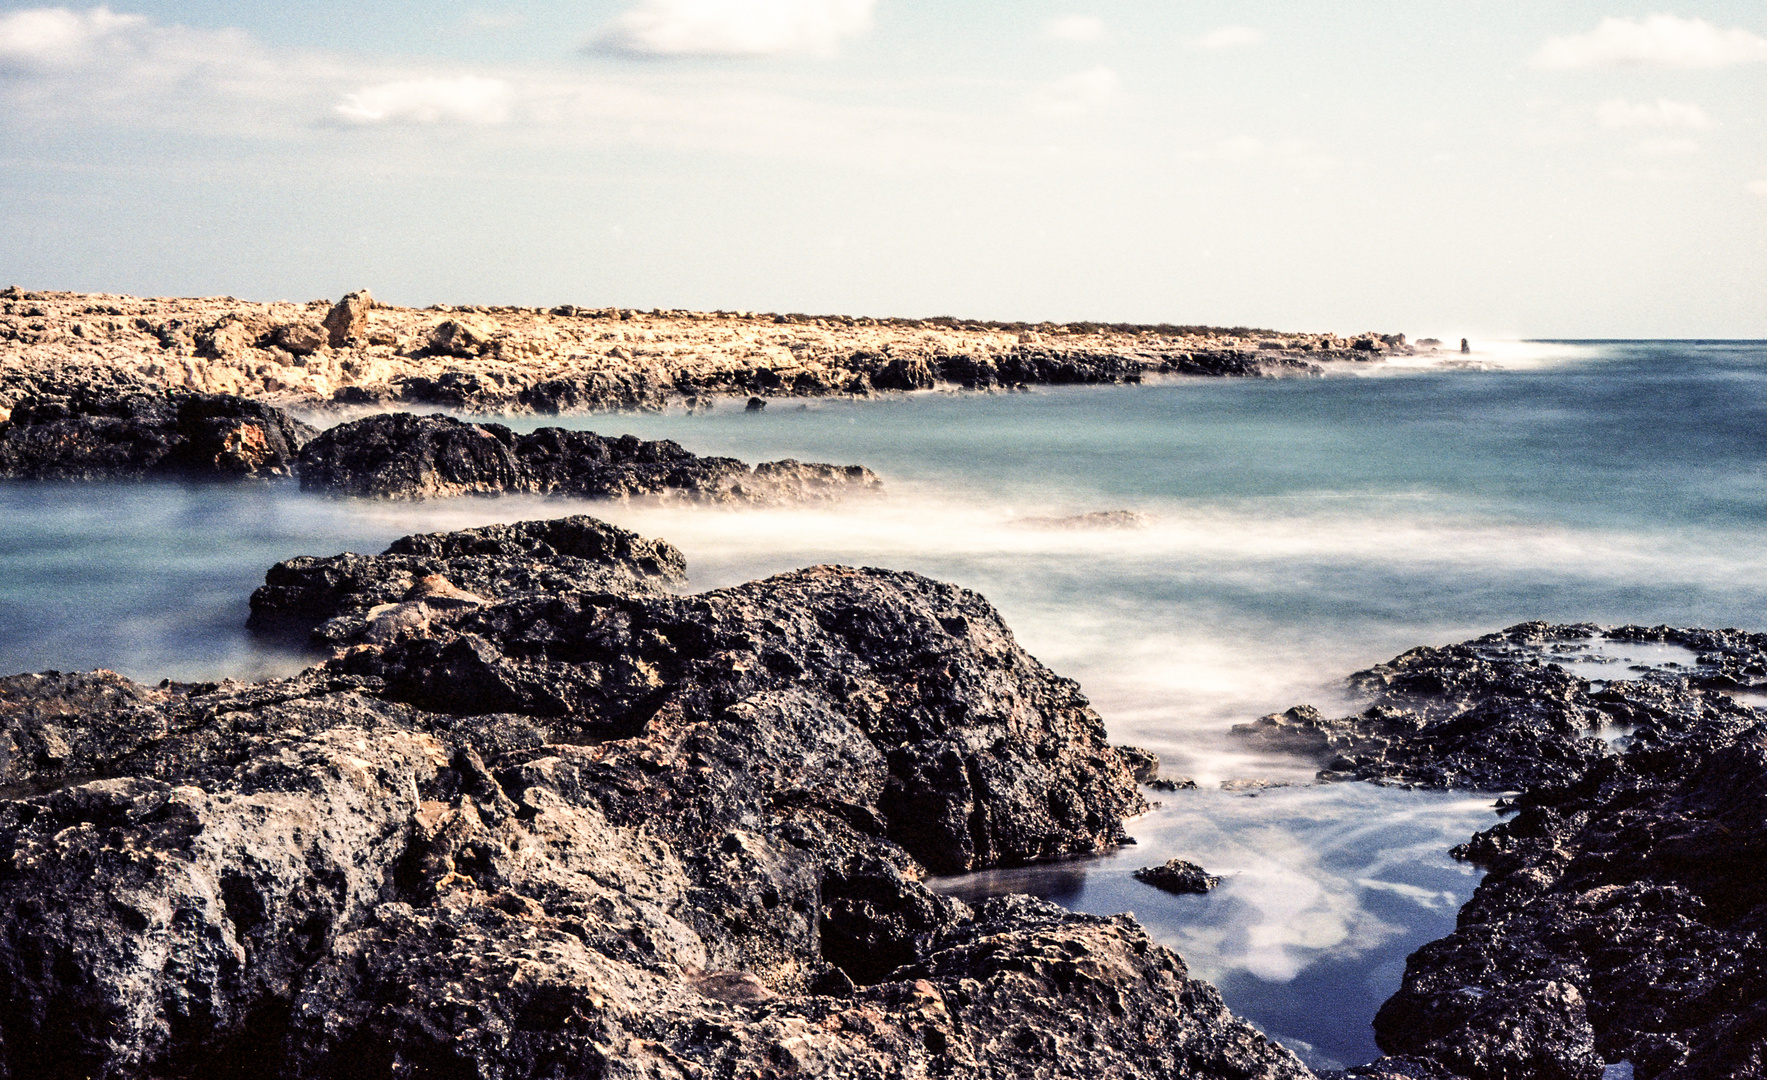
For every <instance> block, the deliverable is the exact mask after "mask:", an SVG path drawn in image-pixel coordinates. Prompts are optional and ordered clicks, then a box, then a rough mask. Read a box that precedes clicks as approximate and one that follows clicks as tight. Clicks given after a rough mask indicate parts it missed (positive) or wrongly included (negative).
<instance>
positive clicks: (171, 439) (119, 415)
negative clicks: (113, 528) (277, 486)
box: [0, 390, 315, 480]
mask: <svg viewBox="0 0 1767 1080" xmlns="http://www.w3.org/2000/svg"><path fill="white" fill-rule="evenodd" d="M314 434H315V431H314V429H313V428H311V427H309V426H307V425H306V424H303V423H301V422H300V421H299V420H295V419H294V418H292V417H290V416H289V415H288V414H287V413H285V412H283V411H282V410H281V409H277V408H273V407H271V406H269V405H265V404H263V403H261V402H256V401H249V400H247V399H245V398H238V397H233V396H230V395H226V394H169V395H166V394H122V395H111V394H89V393H84V392H80V391H77V390H76V391H74V392H72V393H70V394H68V395H67V396H62V397H44V398H26V399H25V400H23V401H20V402H19V403H18V404H17V405H15V406H14V407H13V409H12V413H11V416H10V417H9V418H8V419H7V420H6V421H5V422H4V423H0V476H4V477H14V478H20V479H30V480H113V479H140V478H143V477H148V476H187V477H216V478H219V477H237V476H286V475H288V474H289V473H290V472H291V471H292V470H293V467H294V463H295V455H296V452H297V451H298V450H299V448H300V447H301V446H303V445H304V444H305V443H306V441H307V440H308V439H310V438H312V437H313V435H314Z"/></svg>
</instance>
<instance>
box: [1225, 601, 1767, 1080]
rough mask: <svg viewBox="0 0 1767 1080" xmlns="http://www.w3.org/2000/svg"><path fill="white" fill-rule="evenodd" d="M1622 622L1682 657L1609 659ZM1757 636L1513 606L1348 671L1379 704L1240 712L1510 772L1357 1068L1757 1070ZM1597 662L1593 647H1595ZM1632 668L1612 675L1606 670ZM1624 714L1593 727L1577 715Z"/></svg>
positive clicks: (1378, 760) (1760, 993) (1381, 760)
mask: <svg viewBox="0 0 1767 1080" xmlns="http://www.w3.org/2000/svg"><path fill="white" fill-rule="evenodd" d="M1635 641H1649V642H1669V643H1672V644H1681V645H1685V646H1687V647H1690V648H1694V649H1696V650H1698V651H1699V652H1698V656H1697V659H1696V660H1695V662H1694V663H1692V664H1681V663H1660V664H1657V665H1654V666H1652V665H1634V666H1633V667H1632V668H1631V669H1630V670H1627V669H1621V668H1618V667H1617V666H1615V667H1611V668H1608V669H1607V670H1611V671H1612V672H1613V674H1614V675H1615V676H1616V678H1614V679H1612V680H1593V681H1592V680H1587V679H1583V678H1579V677H1576V676H1574V675H1572V674H1570V673H1568V672H1566V671H1564V670H1562V667H1561V664H1562V662H1563V661H1565V660H1567V659H1570V658H1572V657H1584V658H1589V657H1591V656H1592V651H1595V650H1600V651H1599V652H1593V656H1594V659H1596V660H1597V661H1598V662H1599V661H1601V660H1603V659H1606V660H1608V661H1609V662H1614V661H1615V658H1613V657H1608V656H1606V653H1608V652H1615V651H1624V648H1623V646H1624V644H1625V643H1627V642H1635ZM1764 644H1767V638H1763V637H1761V636H1760V635H1754V634H1747V633H1744V632H1741V631H1735V630H1719V631H1708V630H1681V629H1674V628H1668V627H1656V628H1650V629H1646V628H1640V627H1620V628H1617V629H1611V630H1603V629H1601V628H1599V627H1595V626H1590V625H1573V626H1552V625H1548V624H1544V623H1525V624H1522V625H1519V626H1515V627H1511V628H1510V629H1508V630H1506V631H1503V632H1501V633H1498V634H1492V635H1488V636H1486V637H1483V638H1479V639H1477V640H1476V641H1471V642H1467V643H1464V644H1462V645H1456V646H1450V647H1448V648H1444V649H1417V650H1413V651H1412V652H1409V653H1406V654H1404V655H1402V656H1400V657H1398V658H1396V659H1395V660H1394V661H1392V662H1390V663H1388V664H1383V665H1380V666H1378V667H1376V668H1372V669H1370V670H1368V671H1365V672H1360V673H1358V674H1357V675H1356V676H1354V677H1353V678H1354V679H1355V680H1356V681H1357V682H1358V683H1359V684H1360V685H1362V686H1364V687H1366V688H1369V689H1371V690H1373V691H1374V692H1375V693H1376V694H1377V705H1376V707H1375V709H1371V710H1369V712H1367V713H1364V714H1363V715H1362V716H1360V717H1352V718H1349V719H1347V720H1342V721H1327V720H1324V719H1323V718H1322V717H1320V716H1319V714H1318V713H1317V712H1316V711H1313V710H1306V709H1293V710H1290V711H1289V712H1288V713H1286V714H1283V715H1282V716H1280V717H1273V718H1266V720H1265V721H1261V722H1260V723H1259V724H1258V725H1254V726H1251V727H1250V728H1249V730H1248V731H1247V732H1246V734H1247V735H1248V737H1250V738H1253V739H1256V740H1258V741H1261V742H1263V743H1264V744H1265V745H1268V746H1285V747H1299V748H1303V749H1309V748H1310V749H1313V750H1315V751H1318V752H1322V753H1332V754H1335V755H1337V759H1338V760H1335V761H1334V762H1333V765H1332V769H1333V770H1334V771H1331V772H1328V773H1326V774H1325V775H1327V776H1328V777H1330V776H1343V775H1345V774H1346V773H1351V772H1352V770H1355V771H1360V772H1363V773H1366V774H1368V775H1373V776H1377V777H1383V778H1400V779H1404V780H1407V781H1410V782H1423V783H1430V784H1433V785H1438V786H1440V785H1447V784H1468V785H1471V786H1485V787H1496V786H1510V785H1513V786H1516V787H1520V788H1522V789H1523V790H1522V793H1521V794H1520V795H1519V796H1518V797H1517V798H1515V799H1514V800H1512V801H1510V802H1507V803H1505V804H1502V805H1505V806H1507V807H1509V808H1510V809H1513V810H1516V811H1518V812H1517V813H1516V815H1515V817H1514V818H1512V819H1511V820H1508V821H1505V822H1504V823H1502V824H1500V825H1498V826H1496V827H1494V828H1492V829H1489V830H1487V831H1485V832H1483V833H1480V834H1479V835H1477V836H1476V837H1474V838H1473V840H1472V841H1471V842H1470V843H1468V844H1466V845H1463V846H1462V847H1460V848H1458V849H1456V852H1455V854H1456V855H1457V856H1459V857H1462V858H1466V859H1469V860H1471V861H1473V862H1475V863H1477V864H1478V865H1480V866H1481V867H1484V868H1485V869H1487V870H1488V872H1489V873H1488V876H1487V877H1486V878H1485V880H1484V881H1483V883H1482V884H1481V885H1480V886H1479V888H1478V890H1477V892H1476V893H1475V894H1474V896H1473V899H1472V900H1471V902H1470V903H1468V904H1467V906H1466V907H1465V908H1463V909H1462V910H1461V913H1460V918H1459V923H1458V928H1457V929H1456V930H1455V932H1454V933H1453V934H1452V935H1450V936H1449V937H1447V938H1444V939H1442V940H1440V941H1437V942H1433V943H1431V944H1429V945H1427V946H1425V947H1424V948H1422V949H1420V950H1419V951H1418V952H1416V953H1415V954H1413V955H1412V956H1411V958H1410V960H1409V962H1408V963H1407V966H1406V973H1405V978H1404V983H1403V986H1402V988H1401V990H1400V991H1399V993H1398V994H1397V995H1395V996H1394V997H1393V998H1392V999H1391V1000H1389V1001H1388V1002H1387V1003H1386V1005H1385V1006H1384V1007H1383V1008H1382V1009H1381V1012H1380V1015H1379V1016H1378V1018H1377V1019H1376V1021H1375V1031H1376V1036H1377V1038H1378V1040H1379V1042H1380V1045H1381V1048H1382V1049H1383V1050H1385V1051H1387V1052H1388V1053H1389V1054H1393V1055H1396V1056H1395V1057H1394V1058H1391V1059H1385V1060H1383V1061H1382V1062H1377V1063H1374V1064H1373V1065H1370V1066H1367V1067H1364V1068H1363V1069H1360V1070H1352V1071H1351V1073H1350V1075H1353V1076H1367V1077H1385V1076H1392V1077H1400V1076H1406V1077H1409V1076H1417V1077H1435V1076H1441V1077H1465V1078H1467V1080H1511V1078H1516V1077H1530V1078H1532V1077H1538V1078H1541V1080H1595V1078H1597V1077H1599V1076H1600V1075H1601V1073H1602V1069H1603V1066H1604V1064H1605V1063H1613V1062H1622V1061H1623V1062H1629V1063H1631V1064H1632V1065H1633V1066H1634V1068H1635V1074H1636V1075H1637V1076H1639V1077H1641V1078H1646V1080H1648V1078H1654V1077H1666V1078H1673V1080H1693V1078H1696V1077H1697V1078H1702V1080H1703V1078H1707V1077H1712V1078H1716V1077H1741V1076H1755V1075H1762V1074H1763V1072H1764V1070H1767V937H1764V936H1763V932H1764V930H1767V876H1763V875H1762V873H1761V871H1760V868H1761V865H1762V862H1763V859H1764V858H1767V717H1764V716H1763V713H1762V712H1760V711H1759V710H1757V709H1755V708H1752V707H1749V706H1746V705H1743V704H1740V703H1739V702H1738V701H1736V700H1735V699H1734V698H1732V697H1731V696H1729V694H1728V693H1726V692H1724V691H1725V690H1729V689H1735V688H1736V687H1738V686H1739V685H1740V686H1751V687H1752V686H1756V685H1759V680H1760V678H1761V673H1762V671H1763V670H1764V668H1763V666H1762V663H1761V661H1762V658H1763V655H1764V652H1763V645H1764ZM1592 667H1593V669H1594V670H1602V669H1601V668H1600V667H1599V666H1592ZM1622 675H1624V676H1630V677H1626V678H1619V677H1618V676H1622ZM1597 729H1599V730H1603V731H1604V732H1606V733H1609V734H1614V733H1619V732H1629V734H1627V735H1625V737H1623V738H1621V739H1620V740H1619V748H1618V749H1609V748H1608V747H1607V744H1605V743H1602V742H1600V741H1599V740H1590V739H1589V738H1587V736H1586V734H1585V733H1586V732H1589V731H1592V730H1597Z"/></svg>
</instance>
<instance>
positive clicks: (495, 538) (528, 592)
mask: <svg viewBox="0 0 1767 1080" xmlns="http://www.w3.org/2000/svg"><path fill="white" fill-rule="evenodd" d="M686 584H687V562H686V560H685V559H684V558H683V557H682V555H681V552H680V551H679V550H678V549H677V548H676V547H675V546H674V545H673V544H670V543H669V542H667V541H665V540H648V539H646V538H644V537H642V536H639V535H638V534H637V533H634V532H629V531H627V530H625V529H621V528H619V527H617V526H614V525H609V524H608V523H606V522H604V521H598V520H596V519H595V518H591V517H583V516H576V517H565V518H555V519H552V520H548V521H524V522H520V523H518V524H514V525H487V526H485V527H483V528H478V529H468V530H465V531H462V532H452V533H427V534H421V535H417V536H406V537H401V538H400V539H398V540H395V541H393V543H392V544H391V545H390V546H389V547H388V548H387V549H386V551H384V552H382V553H381V554H379V555H354V554H350V553H347V552H346V553H345V554H342V555H332V556H328V557H315V556H311V555H303V556H300V557H298V558H294V559H289V560H287V561H285V562H279V563H277V564H276V565H275V566H272V567H271V568H270V569H269V571H268V572H267V573H266V574H265V575H264V584H263V585H262V586H261V587H260V588H259V589H258V590H257V591H256V592H254V593H252V598H251V609H252V618H251V623H252V626H253V627H254V628H256V629H259V630H265V631H273V632H285V631H290V630H298V631H300V632H307V631H310V632H311V634H312V637H313V640H314V641H315V643H317V644H325V645H338V644H341V643H344V642H348V641H356V640H361V639H363V638H364V636H365V635H373V636H375V637H377V638H387V639H389V640H390V638H391V636H393V635H394V634H396V633H398V632H400V631H401V630H403V629H406V628H408V627H410V626H413V625H419V624H422V623H426V622H427V621H428V619H429V617H430V613H431V612H434V611H439V610H445V609H448V608H455V607H463V606H477V605H482V604H486V603H489V602H491V601H495V600H507V599H510V598H512V597H516V596H536V595H543V594H547V593H567V592H568V593H580V592H588V593H599V592H622V593H647V594H652V595H662V594H663V593H664V592H665V591H666V590H667V589H669V588H671V587H680V586H684V585H686Z"/></svg>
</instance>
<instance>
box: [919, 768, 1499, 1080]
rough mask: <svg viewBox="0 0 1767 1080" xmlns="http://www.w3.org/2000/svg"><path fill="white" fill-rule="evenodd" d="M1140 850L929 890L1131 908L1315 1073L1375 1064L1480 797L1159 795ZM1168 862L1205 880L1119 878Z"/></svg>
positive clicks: (1446, 927)
mask: <svg viewBox="0 0 1767 1080" xmlns="http://www.w3.org/2000/svg"><path fill="white" fill-rule="evenodd" d="M1162 798H1163V799H1164V802H1165V805H1164V806H1162V807H1161V808H1159V809H1157V810H1155V811H1154V812H1153V813H1151V814H1149V815H1147V816H1146V817H1144V818H1142V819H1140V820H1138V821H1136V822H1135V823H1134V826H1133V831H1134V833H1135V835H1136V837H1137V838H1138V840H1139V841H1140V843H1139V844H1137V845H1136V846H1133V847H1127V848H1124V849H1121V850H1119V851H1117V852H1113V853H1111V854H1109V855H1105V856H1101V857H1097V858H1091V859H1085V860H1069V861H1064V862H1058V863H1049V864H1045V865H1042V866H1033V867H1019V868H1015V869H1010V870H993V871H987V872H984V873H979V874H970V875H965V876H962V877H953V878H943V879H940V880H938V881H937V882H935V883H934V885H935V887H936V888H938V889H939V890H941V891H943V892H948V893H950V894H952V895H956V896H960V897H963V898H965V899H972V900H973V899H981V898H984V897H988V896H996V895H1000V894H1002V893H1008V892H1028V893H1031V894H1033V895H1036V896H1041V897H1044V898H1046V899H1049V900H1053V901H1055V902H1057V903H1059V904H1062V905H1064V906H1066V907H1070V908H1073V909H1075V910H1078V911H1087V912H1092V913H1094V914H1099V915H1111V914H1116V913H1118V912H1123V911H1131V912H1134V913H1135V915H1136V917H1137V918H1138V919H1140V920H1141V922H1142V923H1143V925H1145V926H1146V927H1147V928H1148V930H1149V932H1150V933H1152V934H1153V935H1154V937H1155V938H1156V939H1157V940H1159V941H1160V942H1161V943H1163V944H1165V945H1169V946H1171V947H1172V948H1174V949H1175V950H1177V951H1178V953H1179V954H1180V955H1181V956H1183V957H1184V960H1185V962H1186V963H1187V964H1188V965H1189V966H1190V969H1191V972H1192V974H1194V975H1196V976H1197V977H1199V978H1203V979H1207V980H1208V981H1210V982H1212V983H1214V984H1215V985H1216V986H1217V987H1219V988H1220V990H1221V993H1222V996H1223V997H1225V998H1226V1000H1227V1003H1228V1005H1229V1006H1231V1007H1232V1008H1233V1009H1234V1011H1235V1012H1238V1013H1239V1014H1240V1015H1242V1016H1245V1017H1247V1018H1248V1019H1250V1020H1252V1021H1253V1022H1254V1023H1257V1024H1258V1025H1259V1026H1260V1027H1262V1028H1263V1029H1264V1030H1265V1031H1266V1032H1268V1033H1269V1034H1271V1035H1272V1036H1274V1037H1276V1038H1278V1039H1280V1040H1282V1041H1283V1042H1284V1043H1286V1044H1287V1045H1289V1046H1290V1047H1292V1048H1293V1049H1295V1050H1296V1051H1297V1052H1298V1053H1300V1054H1301V1055H1302V1057H1303V1058H1304V1059H1306V1060H1307V1062H1308V1063H1309V1064H1310V1065H1312V1066H1314V1067H1315V1068H1343V1067H1344V1066H1345V1065H1353V1064H1358V1063H1360V1062H1363V1061H1367V1060H1370V1059H1372V1058H1374V1057H1377V1056H1379V1050H1378V1049H1377V1048H1376V1047H1375V1045H1374V1038H1373V1034H1372V1032H1371V1031H1370V1029H1369V1026H1368V1025H1369V1022H1370V1021H1371V1020H1372V1019H1373V1017H1374V1014H1375V1012H1376V1011H1377V1010H1378V1009H1379V1008H1380V1005H1381V1003H1382V1002H1383V1001H1385V1000H1386V999H1387V998H1388V997H1389V996H1391V995H1392V993H1393V992H1394V991H1395V990H1397V989H1398V987H1399V980H1400V977H1401V975H1403V973H1404V970H1405V957H1406V956H1408V955H1409V954H1410V953H1411V952H1413V951H1414V950H1416V949H1417V948H1418V947H1419V946H1421V945H1423V944H1424V943H1425V942H1428V941H1432V940H1434V939H1436V938H1439V937H1441V936H1443V935H1445V934H1447V933H1448V932H1449V931H1450V930H1452V929H1453V928H1454V919H1455V915H1456V913H1457V912H1458V910H1459V908H1460V906H1461V905H1462V904H1464V903H1465V902H1466V901H1467V899H1469V898H1470V897H1471V895H1472V890H1473V888H1474V886H1476V885H1477V873H1476V871H1474V870H1473V869H1472V868H1471V867H1468V866H1465V865H1462V864H1460V863H1456V862H1455V861H1454V860H1453V859H1451V858H1449V856H1448V849H1449V848H1451V847H1452V846H1453V845H1455V844H1458V843H1460V842H1461V841H1463V840H1465V839H1466V838H1467V837H1468V836H1470V835H1471V834H1472V833H1473V832H1475V831H1477V830H1478V829H1482V828H1486V827H1488V826H1490V825H1491V824H1492V823H1494V822H1495V821H1496V816H1495V814H1494V813H1493V811H1492V808H1491V803H1492V798H1491V797H1490V796H1483V795H1481V796H1469V795H1467V794H1465V793H1441V792H1420V791H1401V790H1396V789H1391V788H1382V787H1378V786H1375V785H1372V784H1332V785H1316V786H1309V787H1292V788H1276V789H1267V790H1264V791H1262V792H1258V793H1256V794H1229V793H1225V792H1219V791H1195V792H1178V793H1175V794H1166V795H1163V796H1162ZM1174 857H1181V858H1185V859H1189V860H1191V861H1193V862H1198V863H1201V864H1202V865H1203V867H1204V868H1205V869H1207V870H1208V871H1209V872H1210V873H1213V874H1219V875H1220V876H1221V878H1222V883H1221V886H1220V887H1219V888H1218V889H1216V890H1215V891H1214V892H1212V893H1209V894H1208V895H1206V896H1172V895H1169V894H1167V893H1164V892H1161V891H1159V890H1158V889H1155V888H1152V887H1151V886H1148V885H1145V884H1143V883H1141V882H1139V881H1136V880H1135V879H1134V877H1133V876H1132V874H1133V873H1134V871H1135V870H1136V869H1137V868H1139V867H1142V866H1152V865H1155V864H1157V863H1162V862H1164V861H1166V860H1167V859H1170V858H1174Z"/></svg>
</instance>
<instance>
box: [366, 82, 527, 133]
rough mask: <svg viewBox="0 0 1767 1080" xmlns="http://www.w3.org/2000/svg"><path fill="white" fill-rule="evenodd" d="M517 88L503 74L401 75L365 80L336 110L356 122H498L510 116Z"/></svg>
mask: <svg viewBox="0 0 1767 1080" xmlns="http://www.w3.org/2000/svg"><path fill="white" fill-rule="evenodd" d="M514 101H515V90H514V88H513V87H511V86H510V85H509V84H508V83H506V82H504V81H503V80H502V79H486V78H481V77H479V76H477V75H462V76H458V77H456V78H452V79H439V78H429V79H402V80H399V81H396V82H388V83H381V84H379V85H378V86H367V87H363V88H362V89H361V90H358V91H356V92H355V93H353V94H350V95H347V96H346V97H345V98H344V101H343V104H341V105H339V106H338V107H337V111H338V114H339V115H341V116H343V117H344V118H345V119H346V120H351V121H354V122H356V123H358V124H372V123H380V122H386V121H393V122H400V121H403V122H411V123H419V124H434V123H439V122H442V121H450V120H452V121H461V122H464V123H468V124H500V123H503V122H504V121H506V120H508V119H509V116H510V109H511V106H512V105H513V104H514Z"/></svg>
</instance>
